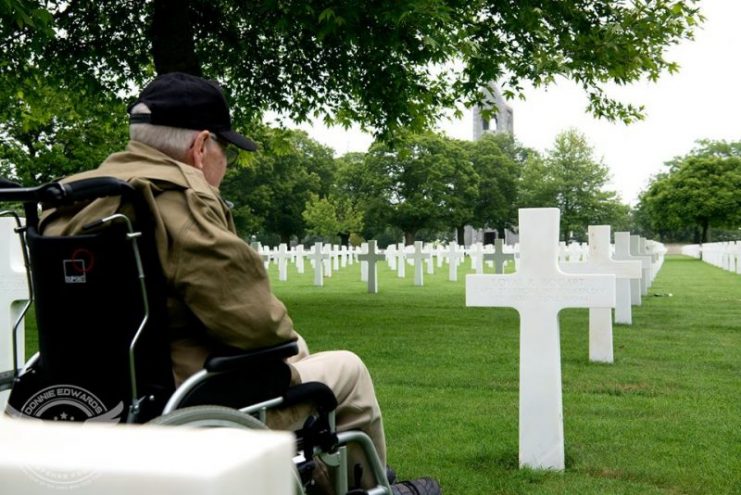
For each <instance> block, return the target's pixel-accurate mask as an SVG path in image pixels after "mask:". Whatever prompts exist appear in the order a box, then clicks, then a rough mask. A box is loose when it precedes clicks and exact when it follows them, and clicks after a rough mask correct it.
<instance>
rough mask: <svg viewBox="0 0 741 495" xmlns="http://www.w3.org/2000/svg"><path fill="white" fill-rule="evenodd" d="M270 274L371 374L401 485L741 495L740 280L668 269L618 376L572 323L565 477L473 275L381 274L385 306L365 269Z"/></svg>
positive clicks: (471, 494)
mask: <svg viewBox="0 0 741 495" xmlns="http://www.w3.org/2000/svg"><path fill="white" fill-rule="evenodd" d="M271 276H272V278H273V280H274V283H273V288H274V291H275V292H276V294H277V295H278V296H279V297H280V298H281V299H282V300H283V301H284V302H285V303H286V305H287V307H288V310H289V313H290V314H291V315H292V317H293V319H294V323H295V325H296V328H297V329H298V330H299V332H300V333H301V334H302V335H303V336H304V337H305V338H306V340H307V341H308V343H309V345H310V347H311V348H312V351H314V352H318V351H321V350H330V349H348V350H352V351H354V352H356V353H357V354H359V355H360V356H361V357H362V358H363V360H364V361H365V362H366V364H367V365H368V367H369V369H370V370H371V373H372V375H373V377H374V380H375V384H376V389H377V393H378V397H379V400H380V402H381V407H382V409H383V412H384V421H385V426H386V435H387V441H388V446H389V462H390V464H391V465H392V466H393V467H394V468H395V469H396V470H397V472H398V473H399V475H400V477H401V478H414V477H418V476H423V475H429V476H433V477H436V478H438V479H440V481H441V483H442V485H443V490H444V493H445V494H446V495H478V494H641V495H650V494H709V495H710V494H713V495H717V494H732V493H741V277H740V276H738V275H734V274H731V273H728V272H724V271H722V270H720V269H718V268H715V267H712V266H710V265H708V264H705V263H702V262H700V261H696V260H694V259H691V258H686V257H681V256H677V257H668V258H667V261H666V263H665V264H664V267H663V269H662V271H661V272H660V273H659V276H658V278H657V279H656V281H655V284H654V286H653V287H652V288H651V289H650V291H649V296H648V297H645V298H644V299H643V305H642V306H640V307H634V308H633V325H632V326H622V325H618V326H616V327H615V328H614V339H615V342H614V346H615V363H614V364H612V365H604V364H592V363H589V361H588V340H587V339H588V327H587V319H588V314H587V310H565V311H563V312H562V313H561V316H560V321H561V353H562V368H563V371H562V375H563V393H564V398H563V402H564V430H565V438H566V471H565V472H564V473H547V472H537V471H529V470H519V469H518V451H517V437H518V432H517V417H518V411H517V408H518V333H519V330H518V315H517V313H516V312H515V311H514V310H508V309H497V308H466V307H464V282H463V270H461V271H460V272H459V277H460V278H459V281H458V282H457V283H454V282H449V281H448V280H447V267H444V268H443V269H440V270H437V273H435V274H434V275H427V274H426V275H425V284H426V285H425V287H415V286H414V285H413V279H414V274H413V268H411V267H408V269H407V278H406V279H399V278H397V277H396V274H395V273H394V272H391V271H390V270H388V268H387V267H386V265H385V264H382V265H379V279H380V284H379V286H380V291H381V292H380V293H379V294H368V293H367V291H366V287H365V285H364V284H363V283H362V282H360V275H359V265H357V264H356V265H353V266H350V267H348V268H345V269H343V270H341V271H339V272H336V273H335V274H334V275H333V277H332V278H329V279H326V280H325V286H324V287H321V288H319V287H314V286H313V284H312V283H313V273H312V272H311V269H310V268H309V267H308V264H307V272H306V273H305V274H303V275H298V274H297V273H296V272H295V269H294V268H293V267H291V268H290V269H289V281H288V282H279V281H278V280H277V279H278V277H277V270H276V269H275V267H271ZM668 294H671V297H668ZM30 325H32V323H31V324H30ZM32 334H33V332H32V331H30V332H29V352H30V351H33V350H34V349H33V348H34V344H33V342H31V341H30V340H31V339H32V337H33V335H32Z"/></svg>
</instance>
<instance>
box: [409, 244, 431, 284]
mask: <svg viewBox="0 0 741 495" xmlns="http://www.w3.org/2000/svg"><path fill="white" fill-rule="evenodd" d="M430 256H431V255H430V253H425V252H423V251H422V241H414V253H412V254H411V255H410V256H409V259H411V260H412V261H413V262H414V285H419V286H422V285H424V284H425V279H424V273H425V271H424V264H423V261H424V260H428V259H430Z"/></svg>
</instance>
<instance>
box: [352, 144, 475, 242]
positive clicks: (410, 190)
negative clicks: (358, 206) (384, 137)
mask: <svg viewBox="0 0 741 495" xmlns="http://www.w3.org/2000/svg"><path fill="white" fill-rule="evenodd" d="M359 176H360V177H361V181H362V184H361V185H360V190H361V194H362V196H363V199H364V204H365V207H366V221H367V222H368V223H370V224H374V222H375V225H378V226H379V228H382V227H384V226H385V225H386V224H390V225H392V226H394V227H397V228H399V229H401V230H402V232H404V240H405V242H406V243H407V244H412V243H413V242H414V239H415V235H416V233H417V232H418V231H419V230H420V229H425V228H426V229H436V228H450V227H451V226H453V225H458V224H459V222H461V221H464V220H462V219H466V218H470V216H471V214H472V209H473V204H474V202H475V199H476V194H477V185H478V176H477V175H476V172H475V171H474V169H473V166H472V164H471V163H470V161H469V160H468V158H467V157H466V154H465V152H464V150H463V147H462V146H461V144H460V143H459V142H457V141H454V140H452V139H449V138H445V137H443V136H440V135H438V134H434V133H432V132H428V133H424V134H406V135H405V136H404V137H403V138H400V139H398V140H397V142H396V146H395V147H394V148H392V147H390V146H389V145H388V144H385V143H383V142H376V143H374V144H373V145H372V146H371V148H370V150H369V151H368V154H367V155H366V158H365V161H364V162H363V168H362V171H361V172H360V174H359Z"/></svg>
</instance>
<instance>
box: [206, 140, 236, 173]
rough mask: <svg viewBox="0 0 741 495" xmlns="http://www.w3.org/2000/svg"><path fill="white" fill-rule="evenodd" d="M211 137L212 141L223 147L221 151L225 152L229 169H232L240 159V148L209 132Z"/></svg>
mask: <svg viewBox="0 0 741 495" xmlns="http://www.w3.org/2000/svg"><path fill="white" fill-rule="evenodd" d="M209 136H211V139H213V140H214V142H215V143H216V144H218V145H219V146H221V151H223V152H224V156H225V157H226V166H227V167H230V166H232V165H234V164H235V163H237V158H239V148H237V147H236V146H234V145H233V144H231V143H230V142H228V141H224V140H223V139H221V138H220V137H219V136H217V135H216V134H214V133H213V132H209Z"/></svg>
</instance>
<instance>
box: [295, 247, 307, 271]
mask: <svg viewBox="0 0 741 495" xmlns="http://www.w3.org/2000/svg"><path fill="white" fill-rule="evenodd" d="M304 256H305V255H304V245H303V244H299V245H298V246H296V271H297V272H299V273H301V274H303V273H304Z"/></svg>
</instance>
